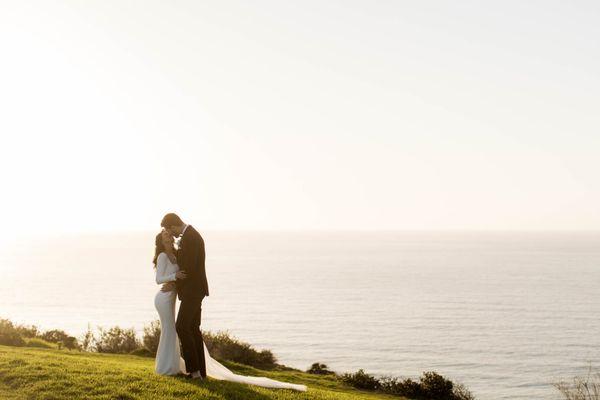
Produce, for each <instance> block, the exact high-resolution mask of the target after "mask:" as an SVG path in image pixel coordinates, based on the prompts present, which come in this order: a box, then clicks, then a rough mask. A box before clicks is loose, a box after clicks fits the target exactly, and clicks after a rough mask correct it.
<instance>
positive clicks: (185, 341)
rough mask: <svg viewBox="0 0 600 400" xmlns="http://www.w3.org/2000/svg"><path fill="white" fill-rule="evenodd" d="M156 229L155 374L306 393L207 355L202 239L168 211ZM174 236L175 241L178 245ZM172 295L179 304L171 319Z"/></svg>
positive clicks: (196, 232)
mask: <svg viewBox="0 0 600 400" xmlns="http://www.w3.org/2000/svg"><path fill="white" fill-rule="evenodd" d="M161 227H162V231H161V232H160V233H159V234H158V235H157V236H156V242H155V244H156V250H155V255H154V265H155V269H156V283H157V284H159V285H162V288H161V289H160V291H159V292H158V293H156V296H155V298H154V305H155V307H156V310H157V311H158V315H159V318H160V325H161V335H160V341H159V345H158V350H157V353H156V373H158V374H160V375H181V374H184V375H185V376H187V377H188V378H190V379H194V380H198V381H201V380H203V379H206V377H207V376H208V377H211V378H213V379H218V380H226V381H232V382H239V383H246V384H249V385H256V386H262V387H269V388H279V389H293V390H299V391H306V386H304V385H295V384H291V383H285V382H279V381H275V380H272V379H269V378H263V377H253V376H242V375H236V374H234V373H233V372H231V371H230V370H229V369H227V368H226V367H224V366H223V365H222V364H220V363H219V362H218V361H216V360H215V359H213V358H212V357H211V356H210V354H209V353H208V350H207V348H206V345H205V344H204V341H203V339H202V332H201V331H200V323H201V317H202V300H203V299H204V297H206V296H208V280H207V279H206V268H205V259H206V252H205V249H204V240H203V239H202V236H201V235H200V233H198V231H197V230H196V229H194V227H193V226H191V225H187V224H185V223H184V222H183V221H182V220H181V218H179V216H177V215H176V214H173V213H170V214H167V215H165V216H164V218H163V219H162V222H161ZM175 238H177V239H178V243H177V248H175V244H176V239H175ZM177 296H179V300H180V301H181V304H180V305H179V312H178V313H177V318H175V303H176V301H177ZM180 343H181V351H180ZM181 353H183V359H182V358H181Z"/></svg>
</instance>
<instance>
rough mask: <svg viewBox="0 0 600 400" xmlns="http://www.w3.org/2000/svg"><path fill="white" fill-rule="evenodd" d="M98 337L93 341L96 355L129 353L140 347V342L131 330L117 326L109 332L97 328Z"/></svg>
mask: <svg viewBox="0 0 600 400" xmlns="http://www.w3.org/2000/svg"><path fill="white" fill-rule="evenodd" d="M99 331H100V335H99V337H98V338H96V339H95V340H94V342H95V347H96V351H97V352H98V353H125V354H126V353H131V352H132V351H134V350H136V349H138V348H139V347H140V342H139V341H138V339H137V337H136V336H135V331H134V330H133V329H123V328H120V327H118V326H115V327H112V328H110V329H109V330H104V329H103V328H99Z"/></svg>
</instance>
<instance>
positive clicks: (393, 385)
mask: <svg viewBox="0 0 600 400" xmlns="http://www.w3.org/2000/svg"><path fill="white" fill-rule="evenodd" d="M340 379H341V380H342V381H343V382H344V383H346V384H347V385H350V386H353V387H355V388H357V389H363V390H377V391H380V392H383V393H386V394H391V395H394V396H403V397H407V398H410V399H419V400H474V399H475V397H474V396H473V394H471V392H469V390H468V389H467V388H466V387H465V386H464V385H460V384H459V385H455V384H454V383H453V382H452V381H451V380H449V379H446V378H444V377H443V376H441V375H440V374H438V373H436V372H424V373H423V375H422V376H421V378H420V379H419V381H414V380H412V379H410V378H406V379H400V378H395V377H390V376H385V377H382V378H379V379H378V378H376V377H374V376H373V375H370V374H367V373H365V372H364V371H363V370H362V369H361V370H358V372H355V373H353V374H343V375H342V376H341V377H340Z"/></svg>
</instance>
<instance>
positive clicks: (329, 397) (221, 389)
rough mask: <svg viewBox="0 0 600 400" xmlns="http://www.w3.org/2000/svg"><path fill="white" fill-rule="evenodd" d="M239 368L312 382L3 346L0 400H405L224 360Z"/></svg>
mask: <svg viewBox="0 0 600 400" xmlns="http://www.w3.org/2000/svg"><path fill="white" fill-rule="evenodd" d="M225 364H226V365H227V367H229V368H230V369H231V370H233V371H234V372H236V373H239V374H243V375H253V376H266V377H269V378H274V379H277V380H281V381H288V382H293V383H302V384H305V385H307V386H308V391H307V392H305V393H299V392H293V391H290V390H275V389H265V388H259V387H254V386H247V385H241V384H237V383H231V382H222V381H216V380H212V379H209V380H208V381H206V382H201V383H196V382H191V381H189V380H187V379H185V378H178V377H164V376H159V375H156V374H155V373H154V360H153V359H151V358H146V357H138V356H131V355H116V354H97V353H83V352H78V351H67V350H56V349H40V348H27V347H7V346H0V399H3V400H4V399H7V400H37V399H40V400H41V399H44V400H72V399H90V400H92V399H93V400H108V399H111V400H112V399H118V400H140V399H148V400H150V399H152V400H154V399H161V400H162V399H165V400H166V399H214V400H216V399H220V400H224V399H227V400H229V399H232V400H293V399H304V400H353V399H359V400H378V399H390V400H391V399H396V400H398V399H400V398H399V397H392V396H386V395H382V394H376V393H367V392H361V391H357V390H355V389H352V388H350V387H348V386H345V385H343V384H341V383H340V382H338V381H336V379H335V378H333V377H327V376H317V375H311V374H307V373H304V372H299V371H263V370H257V369H254V368H252V367H248V366H244V365H240V364H235V363H225Z"/></svg>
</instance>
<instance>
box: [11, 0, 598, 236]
mask: <svg viewBox="0 0 600 400" xmlns="http://www.w3.org/2000/svg"><path fill="white" fill-rule="evenodd" d="M598 21H600V3H598V2H595V1H569V2H566V1H548V0H543V1H541V0H540V1H412V2H408V1H306V0H302V1H294V2H291V1H251V2H248V1H210V2H208V1H160V2H159V1H122V0H118V1H117V0H114V1H105V0H103V1H53V2H47V1H39V2H35V1H21V0H19V1H16V0H15V1H2V2H1V3H0V57H1V62H0V110H1V115H0V134H1V139H2V147H1V149H2V154H1V157H0V167H1V169H0V170H1V171H2V172H1V173H2V176H1V178H2V185H3V190H2V199H1V200H0V201H1V203H0V206H1V210H2V215H3V217H2V219H3V226H4V229H3V230H4V231H5V233H4V234H5V235H6V234H7V233H10V234H12V233H15V232H20V231H26V230H29V231H31V230H32V229H33V230H35V231H36V232H38V231H39V232H49V231H55V232H64V231H89V230H91V231H114V230H145V229H158V226H159V222H160V219H161V217H162V215H163V214H164V213H165V212H167V211H176V212H178V213H179V214H180V215H181V216H182V217H183V218H184V220H187V221H189V222H192V223H194V224H195V225H196V226H198V227H200V228H201V229H401V230H404V229H426V230H429V229H600V185H599V184H598V183H599V182H598V181H599V179H598V175H599V173H600V157H599V155H600V110H599V108H600V23H598ZM32 226H34V228H32Z"/></svg>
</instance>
